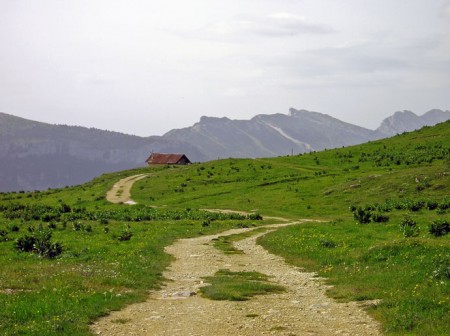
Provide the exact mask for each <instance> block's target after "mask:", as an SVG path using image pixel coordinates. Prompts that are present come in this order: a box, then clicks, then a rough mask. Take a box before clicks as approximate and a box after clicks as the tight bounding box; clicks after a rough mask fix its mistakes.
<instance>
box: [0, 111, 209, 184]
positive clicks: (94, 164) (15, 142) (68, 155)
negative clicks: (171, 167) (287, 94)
mask: <svg viewBox="0 0 450 336" xmlns="http://www.w3.org/2000/svg"><path fill="white" fill-rule="evenodd" d="M152 150H154V151H161V152H174V151H175V152H189V153H192V154H193V155H195V156H196V157H200V158H201V157H202V155H201V153H199V152H198V151H197V150H196V149H195V148H193V147H192V146H189V145H188V144H184V143H180V142H178V141H174V140H167V139H162V138H161V137H157V136H153V137H148V138H142V137H138V136H131V135H126V134H122V133H117V132H109V131H102V130H98V129H92V128H91V129H88V128H84V127H76V126H64V125H49V124H45V123H41V122H35V121H30V120H26V119H22V118H18V117H14V116H11V115H7V114H4V113H0V158H1V160H0V191H13V190H34V189H37V190H39V189H47V188H55V187H64V186H66V185H73V184H79V183H83V182H86V181H88V180H90V179H92V178H93V177H95V176H98V175H99V174H102V173H105V172H111V171H117V170H123V169H128V168H134V167H139V166H143V165H145V162H144V161H145V159H146V158H147V157H148V155H149V153H150V152H151V151H152Z"/></svg>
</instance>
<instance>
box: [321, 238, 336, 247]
mask: <svg viewBox="0 0 450 336" xmlns="http://www.w3.org/2000/svg"><path fill="white" fill-rule="evenodd" d="M319 246H321V247H325V248H335V247H337V243H336V242H335V241H333V240H331V239H321V240H320V241H319Z"/></svg>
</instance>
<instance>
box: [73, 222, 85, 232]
mask: <svg viewBox="0 0 450 336" xmlns="http://www.w3.org/2000/svg"><path fill="white" fill-rule="evenodd" d="M72 228H73V230H74V231H81V230H82V229H83V228H84V225H83V223H81V222H76V223H72Z"/></svg>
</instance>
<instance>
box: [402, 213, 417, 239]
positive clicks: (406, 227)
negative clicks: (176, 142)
mask: <svg viewBox="0 0 450 336" xmlns="http://www.w3.org/2000/svg"><path fill="white" fill-rule="evenodd" d="M400 230H401V231H402V233H403V237H405V238H410V237H417V236H418V235H419V233H420V228H419V227H418V226H417V223H416V222H415V221H414V220H413V219H412V218H411V217H410V216H405V217H404V219H403V220H402V221H401V223H400Z"/></svg>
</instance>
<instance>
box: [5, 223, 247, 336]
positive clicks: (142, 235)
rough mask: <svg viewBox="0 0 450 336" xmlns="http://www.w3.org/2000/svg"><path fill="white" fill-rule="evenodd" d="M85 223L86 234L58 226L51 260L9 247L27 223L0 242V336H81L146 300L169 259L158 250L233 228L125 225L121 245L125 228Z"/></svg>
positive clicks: (54, 235) (230, 225)
mask: <svg viewBox="0 0 450 336" xmlns="http://www.w3.org/2000/svg"><path fill="white" fill-rule="evenodd" d="M85 223H86V224H88V223H89V224H90V225H91V226H92V232H90V233H87V232H83V231H74V230H73V229H72V228H71V227H69V226H68V227H67V228H65V229H64V228H63V226H62V224H60V223H59V224H58V225H57V228H56V229H55V230H53V239H54V240H58V241H60V242H62V243H63V246H64V253H63V254H62V256H61V257H60V258H56V259H53V260H48V259H44V258H40V257H38V256H37V255H35V254H29V253H18V252H16V251H15V250H14V248H13V244H14V239H15V238H17V237H19V236H21V235H22V234H24V233H25V231H26V230H27V229H26V227H27V224H25V223H23V224H19V226H20V231H19V232H14V233H11V232H10V233H8V237H9V238H10V239H11V240H9V241H6V242H2V243H0V268H1V269H2V272H1V273H0V289H1V290H2V291H1V292H0V307H2V309H1V310H0V334H4V335H17V334H23V335H61V334H65V335H86V334H88V333H89V330H88V326H89V323H90V322H91V321H92V320H93V319H95V318H97V317H99V316H101V315H103V314H106V313H107V312H108V311H110V310H115V309H120V308H121V307H123V306H124V305H125V304H128V303H131V302H135V301H141V300H144V299H145V298H146V296H147V293H148V290H150V289H155V288H158V286H159V285H160V284H161V282H162V280H163V278H162V272H163V270H164V269H165V268H166V267H167V266H168V264H169V263H170V261H171V258H170V257H169V256H168V255H166V254H165V253H164V251H163V248H164V246H167V245H169V244H170V243H172V242H173V241H174V240H175V239H177V238H181V237H193V236H196V235H199V234H211V233H216V232H219V231H221V230H225V229H229V228H232V227H235V225H236V223H235V221H221V222H219V221H213V222H212V223H211V224H210V225H209V226H208V227H204V226H202V225H201V222H200V221H196V222H195V221H186V220H183V221H165V222H161V221H159V222H140V223H131V224H130V226H131V228H130V230H131V231H132V232H133V236H132V238H131V239H130V240H129V241H124V242H120V241H118V239H117V236H119V235H120V233H121V232H122V231H123V230H124V229H126V226H125V224H124V223H121V222H114V221H111V222H110V223H109V224H108V225H102V224H99V223H97V222H85ZM248 225H250V223H248ZM105 227H108V228H109V232H108V233H105V232H104V228H105ZM7 289H9V290H10V291H9V292H10V293H7V291H6V290H7Z"/></svg>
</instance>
